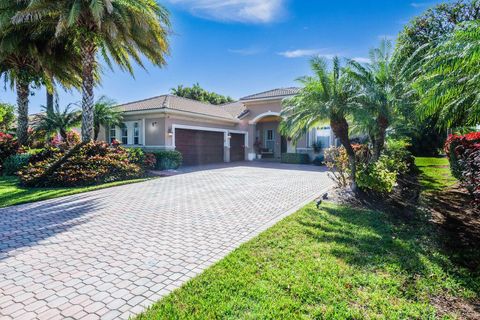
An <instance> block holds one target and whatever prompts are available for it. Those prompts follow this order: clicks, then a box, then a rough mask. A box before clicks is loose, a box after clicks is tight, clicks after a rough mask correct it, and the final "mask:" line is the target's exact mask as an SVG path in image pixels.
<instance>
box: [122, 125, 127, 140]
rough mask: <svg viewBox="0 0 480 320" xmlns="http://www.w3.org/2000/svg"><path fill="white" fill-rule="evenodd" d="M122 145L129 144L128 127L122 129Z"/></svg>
mask: <svg viewBox="0 0 480 320" xmlns="http://www.w3.org/2000/svg"><path fill="white" fill-rule="evenodd" d="M122 144H128V129H127V126H126V125H123V127H122Z"/></svg>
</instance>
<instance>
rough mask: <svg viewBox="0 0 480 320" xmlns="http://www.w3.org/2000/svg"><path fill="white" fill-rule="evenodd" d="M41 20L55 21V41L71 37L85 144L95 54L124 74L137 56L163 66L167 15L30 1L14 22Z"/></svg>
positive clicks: (125, 1)
mask: <svg viewBox="0 0 480 320" xmlns="http://www.w3.org/2000/svg"><path fill="white" fill-rule="evenodd" d="M45 17H55V18H56V33H57V36H59V35H63V34H65V33H75V39H76V41H77V43H78V46H79V47H80V50H81V56H82V58H81V62H82V72H81V77H82V140H83V141H90V140H91V139H92V138H93V126H94V120H93V106H94V94H93V88H94V85H95V79H94V70H95V68H96V64H97V54H98V53H99V54H100V55H101V56H102V58H103V59H104V60H105V61H106V62H107V64H108V65H109V66H110V67H112V65H113V62H114V63H116V64H117V65H119V66H120V67H121V68H122V69H124V70H127V71H129V72H130V73H133V68H132V65H131V59H133V60H134V61H136V62H137V63H138V64H139V65H140V66H142V67H143V63H142V59H141V56H140V54H143V55H144V56H145V57H146V58H147V59H149V60H150V61H151V62H152V63H153V64H155V65H157V66H162V65H164V64H165V63H166V61H165V55H166V54H167V53H168V50H169V46H168V40H167V34H168V28H169V26H170V21H169V16H168V12H167V11H166V9H165V8H164V7H162V6H161V5H159V4H158V3H157V2H156V1H155V0H122V1H112V0H97V1H92V0H44V1H31V2H30V5H29V6H28V8H27V9H25V10H24V11H23V12H21V13H19V14H17V16H16V18H15V21H17V22H18V21H35V20H43V19H45ZM112 60H113V62H112Z"/></svg>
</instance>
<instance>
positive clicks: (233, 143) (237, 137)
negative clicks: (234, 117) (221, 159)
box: [230, 133, 245, 162]
mask: <svg viewBox="0 0 480 320" xmlns="http://www.w3.org/2000/svg"><path fill="white" fill-rule="evenodd" d="M230 136H231V138H230V162H235V161H244V160H245V134H240V133H231V134H230Z"/></svg>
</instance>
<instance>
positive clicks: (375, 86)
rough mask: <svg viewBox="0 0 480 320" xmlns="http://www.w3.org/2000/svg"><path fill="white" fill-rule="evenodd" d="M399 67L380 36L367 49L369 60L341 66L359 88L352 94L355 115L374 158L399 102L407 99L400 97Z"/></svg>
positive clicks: (378, 153)
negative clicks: (355, 93)
mask: <svg viewBox="0 0 480 320" xmlns="http://www.w3.org/2000/svg"><path fill="white" fill-rule="evenodd" d="M399 69H400V68H399V66H397V65H396V64H395V63H394V60H393V59H392V43H391V41H388V40H383V41H382V42H381V43H380V46H379V47H378V48H375V49H372V50H371V51H370V63H368V64H361V63H359V62H357V61H354V60H351V61H349V63H348V66H347V68H346V70H345V71H346V73H347V74H348V76H349V77H350V78H351V79H352V81H354V82H355V83H356V84H357V85H358V86H359V88H360V90H359V92H358V94H357V95H356V96H355V97H354V101H355V102H356V103H357V104H358V105H359V108H357V109H356V117H355V118H356V120H357V121H358V122H359V123H360V126H361V127H363V128H364V130H365V133H366V134H368V136H369V137H370V140H371V143H372V146H373V157H372V158H373V160H374V161H375V160H377V159H378V158H379V157H380V154H381V152H382V150H383V148H384V145H385V138H386V134H387V129H388V128H389V127H390V126H391V125H392V122H393V121H394V119H395V117H396V113H397V111H398V109H399V108H400V107H399V105H400V104H401V103H406V102H407V101H408V99H406V98H405V97H402V94H403V89H404V87H403V82H402V80H401V74H402V72H401V71H400V70H399Z"/></svg>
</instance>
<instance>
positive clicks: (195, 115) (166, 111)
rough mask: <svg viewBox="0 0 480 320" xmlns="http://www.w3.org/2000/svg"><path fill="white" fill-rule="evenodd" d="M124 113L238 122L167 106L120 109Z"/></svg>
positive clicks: (237, 121)
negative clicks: (129, 109)
mask: <svg viewBox="0 0 480 320" xmlns="http://www.w3.org/2000/svg"><path fill="white" fill-rule="evenodd" d="M122 112H123V113H125V114H126V115H138V114H158V113H160V114H169V115H179V116H185V115H187V116H190V117H193V118H201V119H208V120H215V121H219V122H227V123H239V122H240V121H239V120H238V119H233V118H232V119H228V118H223V117H216V116H212V115H208V114H203V113H196V112H189V111H182V110H173V109H168V108H157V109H146V110H134V111H122Z"/></svg>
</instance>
